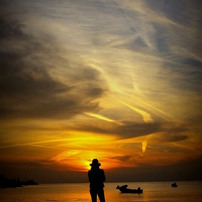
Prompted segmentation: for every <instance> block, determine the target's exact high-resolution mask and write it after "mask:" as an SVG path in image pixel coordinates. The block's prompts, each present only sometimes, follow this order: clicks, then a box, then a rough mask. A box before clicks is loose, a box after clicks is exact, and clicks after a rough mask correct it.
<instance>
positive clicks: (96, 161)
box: [90, 159, 101, 166]
mask: <svg viewBox="0 0 202 202" xmlns="http://www.w3.org/2000/svg"><path fill="white" fill-rule="evenodd" d="M100 165H101V164H100V163H99V162H98V160H97V159H93V160H92V163H91V164H90V166H100Z"/></svg>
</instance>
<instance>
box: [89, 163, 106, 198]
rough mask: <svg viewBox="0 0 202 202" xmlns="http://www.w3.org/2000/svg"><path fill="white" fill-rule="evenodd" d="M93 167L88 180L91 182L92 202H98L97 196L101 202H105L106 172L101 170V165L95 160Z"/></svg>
mask: <svg viewBox="0 0 202 202" xmlns="http://www.w3.org/2000/svg"><path fill="white" fill-rule="evenodd" d="M90 165H91V170H89V171H88V179H89V182H90V195H91V199H92V202H97V195H98V197H99V199H100V202H105V196H104V181H105V174H104V170H103V169H100V168H99V167H100V165H101V164H100V163H99V162H98V160H97V159H93V161H92V164H90Z"/></svg>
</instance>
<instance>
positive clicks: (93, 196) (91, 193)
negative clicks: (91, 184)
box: [90, 189, 97, 202]
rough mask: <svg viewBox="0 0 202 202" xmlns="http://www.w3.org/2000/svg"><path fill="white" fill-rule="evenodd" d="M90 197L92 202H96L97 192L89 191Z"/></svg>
mask: <svg viewBox="0 0 202 202" xmlns="http://www.w3.org/2000/svg"><path fill="white" fill-rule="evenodd" d="M90 195H91V199H92V202H97V192H96V191H95V190H92V189H91V190H90Z"/></svg>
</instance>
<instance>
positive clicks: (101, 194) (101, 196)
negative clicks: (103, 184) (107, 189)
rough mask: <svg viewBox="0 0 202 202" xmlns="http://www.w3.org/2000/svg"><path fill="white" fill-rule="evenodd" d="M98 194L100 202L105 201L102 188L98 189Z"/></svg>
mask: <svg viewBox="0 0 202 202" xmlns="http://www.w3.org/2000/svg"><path fill="white" fill-rule="evenodd" d="M98 196H99V199H100V202H105V194H104V190H103V189H100V190H99V191H98Z"/></svg>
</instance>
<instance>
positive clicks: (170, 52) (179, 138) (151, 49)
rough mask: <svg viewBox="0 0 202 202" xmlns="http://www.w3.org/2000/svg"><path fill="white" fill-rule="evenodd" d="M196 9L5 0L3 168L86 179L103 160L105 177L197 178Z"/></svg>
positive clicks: (189, 0) (201, 122)
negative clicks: (88, 172)
mask: <svg viewBox="0 0 202 202" xmlns="http://www.w3.org/2000/svg"><path fill="white" fill-rule="evenodd" d="M201 10H202V2H201V1H200V0H177V1H176V0H58V1H56V0H16V1H13V0H0V43H1V46H0V58H1V59H0V173H3V174H5V175H6V176H11V177H14V176H16V175H18V176H20V177H22V178H23V177H25V176H28V177H32V178H35V179H37V180H39V181H40V180H41V181H60V180H61V179H62V180H63V181H64V180H65V181H79V180H81V181H85V180H84V179H85V177H86V171H87V170H88V169H89V168H90V166H89V164H90V163H91V161H92V159H93V158H98V159H99V161H100V162H101V164H102V165H101V167H102V168H103V169H104V170H105V171H106V173H108V179H109V180H115V181H116V180H125V179H134V180H135V179H139V180H150V179H152V180H155V179H153V178H152V177H151V175H153V174H154V173H155V170H156V171H158V174H159V173H160V174H159V176H160V177H159V176H157V173H156V175H153V177H155V176H156V177H158V179H160V178H161V179H164V178H165V179H167V178H168V177H170V178H172V174H173V175H174V176H175V175H176V176H177V175H178V174H179V173H181V178H182V179H200V178H201V179H202V175H200V176H197V175H198V174H199V173H200V172H201V171H200V169H201V167H202V166H200V165H201V162H202V147H201V144H202V40H201V39H202V28H201V24H202V13H201ZM188 165H189V166H188ZM170 168H172V172H171V170H170ZM169 170H170V171H169ZM137 175H138V178H137ZM120 176H121V177H120ZM178 176H179V175H178Z"/></svg>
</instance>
